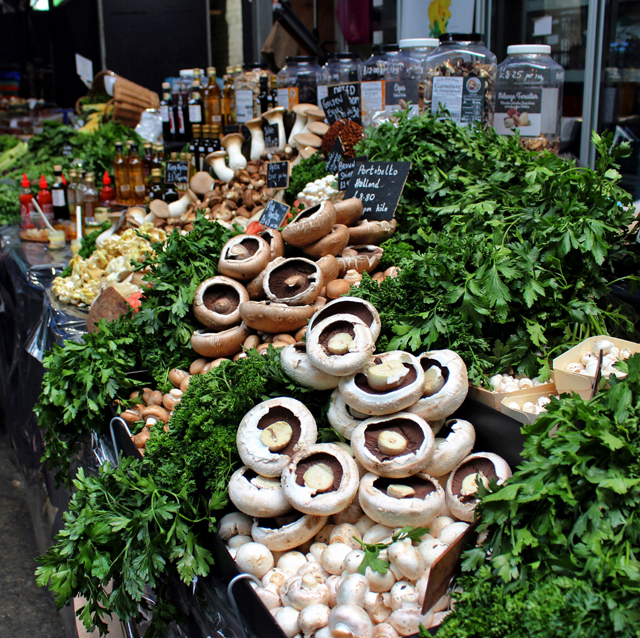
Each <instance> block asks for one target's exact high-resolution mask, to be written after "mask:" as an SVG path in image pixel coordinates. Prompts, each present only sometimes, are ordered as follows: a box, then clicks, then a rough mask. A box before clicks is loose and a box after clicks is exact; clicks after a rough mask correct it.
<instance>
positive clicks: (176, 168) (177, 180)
mask: <svg viewBox="0 0 640 638" xmlns="http://www.w3.org/2000/svg"><path fill="white" fill-rule="evenodd" d="M164 182H165V184H188V183H189V162H187V161H176V160H170V161H168V162H165V164H164Z"/></svg>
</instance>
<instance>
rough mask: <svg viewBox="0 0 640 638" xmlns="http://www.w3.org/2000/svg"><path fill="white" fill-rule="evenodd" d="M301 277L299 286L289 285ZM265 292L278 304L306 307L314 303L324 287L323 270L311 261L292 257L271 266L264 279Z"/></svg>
mask: <svg viewBox="0 0 640 638" xmlns="http://www.w3.org/2000/svg"><path fill="white" fill-rule="evenodd" d="M292 277H293V278H295V277H301V278H302V279H301V280H300V281H299V282H298V284H299V285H296V286H293V285H287V282H288V281H289V280H290V278H292ZM263 286H264V292H265V294H266V295H267V297H268V298H269V299H270V300H271V301H273V302H276V303H285V304H287V305H288V306H306V305H308V304H311V303H313V302H314V301H315V300H316V298H317V297H318V295H319V294H320V290H321V289H322V286H323V277H322V270H321V269H320V267H319V266H318V265H317V264H316V263H315V262H313V261H311V260H310V259H304V258H303V257H292V258H290V259H285V260H284V261H281V262H280V263H278V264H274V265H273V266H271V267H270V268H269V269H268V271H267V273H266V274H265V277H264V282H263Z"/></svg>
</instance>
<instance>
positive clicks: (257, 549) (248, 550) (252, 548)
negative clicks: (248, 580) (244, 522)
mask: <svg viewBox="0 0 640 638" xmlns="http://www.w3.org/2000/svg"><path fill="white" fill-rule="evenodd" d="M235 561H236V563H237V565H238V568H239V569H240V571H242V572H245V573H247V574H253V575H254V576H255V577H256V578H262V577H263V576H264V575H265V574H266V573H267V572H268V571H269V570H270V569H271V568H272V567H273V554H272V553H271V552H270V551H269V549H267V548H266V547H265V546H264V545H261V544H260V543H245V544H244V545H242V546H241V547H239V548H238V552H237V554H236V558H235Z"/></svg>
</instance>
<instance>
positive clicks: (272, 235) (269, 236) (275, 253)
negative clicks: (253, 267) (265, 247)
mask: <svg viewBox="0 0 640 638" xmlns="http://www.w3.org/2000/svg"><path fill="white" fill-rule="evenodd" d="M260 237H262V239H264V240H265V241H266V242H267V244H269V248H270V249H271V259H270V260H269V261H273V260H274V259H276V258H277V257H284V241H283V239H282V234H281V233H280V231H279V230H277V229H275V228H265V229H264V230H263V231H262V232H261V233H260Z"/></svg>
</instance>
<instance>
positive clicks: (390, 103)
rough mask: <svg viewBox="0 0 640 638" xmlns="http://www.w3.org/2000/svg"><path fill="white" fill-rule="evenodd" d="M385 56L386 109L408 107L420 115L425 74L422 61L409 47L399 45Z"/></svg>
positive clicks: (392, 109)
mask: <svg viewBox="0 0 640 638" xmlns="http://www.w3.org/2000/svg"><path fill="white" fill-rule="evenodd" d="M385 57H386V71H385V75H384V79H385V89H384V101H385V105H384V108H385V111H390V112H393V111H397V110H403V111H404V110H406V109H408V110H409V113H410V115H411V116H415V115H418V112H419V108H420V86H421V85H423V83H424V76H425V71H424V69H423V67H422V62H421V61H420V60H418V59H416V58H414V57H413V56H412V55H411V52H410V51H408V50H407V49H403V50H400V48H399V47H395V49H394V50H391V51H389V52H387V54H386V56H385Z"/></svg>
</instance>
